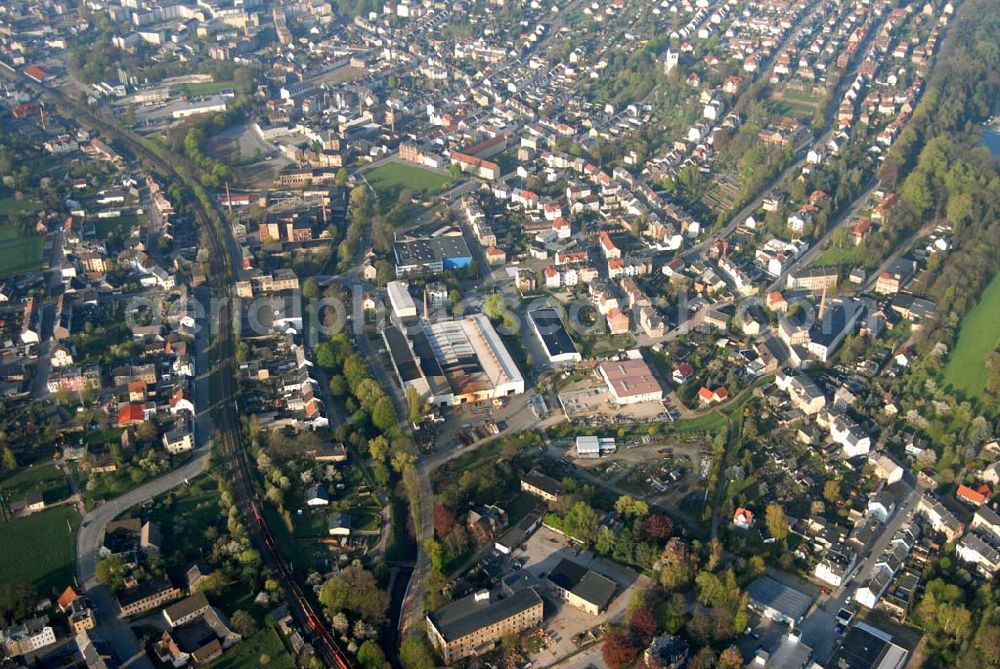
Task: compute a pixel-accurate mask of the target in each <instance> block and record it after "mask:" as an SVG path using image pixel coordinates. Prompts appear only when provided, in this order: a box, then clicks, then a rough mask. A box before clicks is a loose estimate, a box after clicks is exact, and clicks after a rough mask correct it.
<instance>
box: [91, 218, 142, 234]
mask: <svg viewBox="0 0 1000 669" xmlns="http://www.w3.org/2000/svg"><path fill="white" fill-rule="evenodd" d="M145 220H146V218H145V216H140V215H139V214H122V215H121V216H118V217H117V218H99V219H97V221H96V222H95V223H94V234H96V235H97V238H98V239H109V238H111V237H121V238H124V237H128V234H129V231H130V230H131V229H132V228H134V227H136V226H138V225H142V224H143V223H145Z"/></svg>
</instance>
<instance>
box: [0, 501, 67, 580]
mask: <svg viewBox="0 0 1000 669" xmlns="http://www.w3.org/2000/svg"><path fill="white" fill-rule="evenodd" d="M79 525H80V514H78V513H77V512H76V510H75V509H74V508H73V507H72V506H59V507H56V508H54V509H49V510H47V511H40V512H38V513H33V514H31V515H30V516H28V517H26V518H17V519H15V520H14V521H13V522H11V523H10V524H6V523H0V583H9V582H12V581H22V582H28V583H33V584H34V585H35V588H36V589H37V590H38V594H39V595H49V594H51V593H58V592H61V591H62V590H63V589H65V588H66V586H67V585H72V584H73V574H74V573H75V571H76V570H75V568H74V564H73V563H74V561H75V560H76V529H77V527H78V526H79Z"/></svg>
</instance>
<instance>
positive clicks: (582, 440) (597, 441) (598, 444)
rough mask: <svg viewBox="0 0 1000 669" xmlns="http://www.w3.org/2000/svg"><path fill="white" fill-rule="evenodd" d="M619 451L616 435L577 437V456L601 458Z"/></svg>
mask: <svg viewBox="0 0 1000 669" xmlns="http://www.w3.org/2000/svg"><path fill="white" fill-rule="evenodd" d="M617 451H618V445H617V444H616V443H615V440H614V437H596V436H585V437H577V438H576V457H578V458H599V457H601V456H604V455H611V454H612V453H615V452H617Z"/></svg>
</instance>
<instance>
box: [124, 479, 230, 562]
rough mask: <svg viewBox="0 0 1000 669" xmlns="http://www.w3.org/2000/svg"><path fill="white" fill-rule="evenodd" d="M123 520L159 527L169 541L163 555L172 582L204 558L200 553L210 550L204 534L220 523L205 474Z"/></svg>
mask: <svg viewBox="0 0 1000 669" xmlns="http://www.w3.org/2000/svg"><path fill="white" fill-rule="evenodd" d="M125 516H127V517H136V518H138V517H142V518H145V519H147V520H152V521H153V522H155V523H157V524H158V525H159V526H160V529H161V531H162V532H163V536H164V537H169V538H170V540H169V542H166V544H165V546H164V550H163V555H164V557H165V558H166V566H167V572H168V573H169V574H170V575H171V576H173V577H174V578H180V577H182V576H183V575H184V572H185V571H187V569H188V568H189V567H190V566H191V564H192V563H193V562H195V561H197V560H200V559H203V558H204V557H205V555H204V551H205V550H206V549H210V548H211V546H210V544H209V541H208V539H207V537H206V534H205V531H206V530H207V529H208V528H209V527H211V526H212V525H216V524H219V523H224V518H223V517H222V514H221V511H220V510H219V487H218V485H217V484H216V482H215V480H214V479H213V478H212V477H210V476H208V475H206V474H202V475H200V476H198V477H196V478H194V479H192V480H191V482H190V484H189V485H186V486H180V487H178V488H175V489H174V490H172V491H170V492H167V493H164V494H162V495H160V496H158V497H156V498H154V499H153V506H152V508H151V509H149V510H143V509H140V508H138V507H136V508H133V509H131V510H130V511H128V512H126V514H125Z"/></svg>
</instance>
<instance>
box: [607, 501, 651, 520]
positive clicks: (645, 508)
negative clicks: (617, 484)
mask: <svg viewBox="0 0 1000 669" xmlns="http://www.w3.org/2000/svg"><path fill="white" fill-rule="evenodd" d="M615 513H617V514H618V515H620V516H625V517H627V518H645V517H646V516H648V515H649V505H648V504H646V502H644V501H642V500H641V499H634V498H632V497H630V496H629V495H622V496H621V497H619V498H618V500H617V501H616V502H615Z"/></svg>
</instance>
